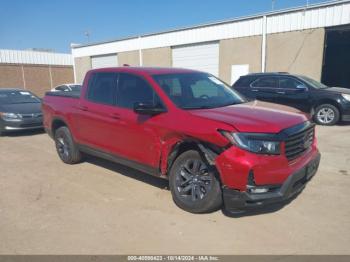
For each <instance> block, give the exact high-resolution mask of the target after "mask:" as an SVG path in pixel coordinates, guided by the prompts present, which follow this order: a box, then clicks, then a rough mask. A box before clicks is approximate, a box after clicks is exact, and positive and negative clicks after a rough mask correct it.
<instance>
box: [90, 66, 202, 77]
mask: <svg viewBox="0 0 350 262" xmlns="http://www.w3.org/2000/svg"><path fill="white" fill-rule="evenodd" d="M90 72H129V73H144V74H148V75H161V74H181V73H202V72H201V71H197V70H192V69H185V68H173V67H131V66H123V67H107V68H99V69H92V70H90Z"/></svg>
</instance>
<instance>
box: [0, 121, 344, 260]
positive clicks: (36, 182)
mask: <svg viewBox="0 0 350 262" xmlns="http://www.w3.org/2000/svg"><path fill="white" fill-rule="evenodd" d="M349 133H350V126H349V125H348V126H346V125H341V126H335V127H317V136H318V140H319V148H320V151H321V153H322V160H321V166H320V169H319V172H318V173H317V175H316V176H315V177H314V179H313V180H312V181H311V182H310V183H309V184H308V186H307V187H306V189H305V190H304V191H303V193H302V194H301V195H299V196H298V197H297V198H296V199H295V200H294V201H292V202H291V203H290V204H288V205H286V206H283V207H274V208H270V209H267V210H262V211H261V212H258V213H255V214H249V215H246V216H241V217H230V216H226V215H225V214H223V212H221V211H217V212H215V213H211V214H204V215H194V214H190V213H186V212H184V211H182V210H181V209H180V208H178V207H176V206H175V204H174V203H173V201H172V199H171V194H170V192H169V191H168V189H167V182H166V181H164V180H161V179H158V178H154V177H150V176H147V175H144V174H142V173H139V172H137V171H134V170H132V169H129V168H126V167H123V166H120V165H117V164H113V163H109V162H107V161H103V160H96V159H93V158H89V159H87V161H86V162H84V163H82V164H78V165H74V166H69V165H65V164H63V163H62V162H61V161H60V160H59V158H58V156H57V154H56V151H55V148H54V144H53V141H52V140H51V139H50V138H49V137H48V136H47V135H46V134H44V133H41V132H27V133H19V134H13V135H9V136H5V137H1V138H0V192H1V193H0V196H1V197H0V253H1V254H179V253H181V254H350V252H349V246H348V244H349V243H350V224H349V217H350V205H349V201H350V194H349V188H350V165H349V163H350V151H349V149H350V136H349Z"/></svg>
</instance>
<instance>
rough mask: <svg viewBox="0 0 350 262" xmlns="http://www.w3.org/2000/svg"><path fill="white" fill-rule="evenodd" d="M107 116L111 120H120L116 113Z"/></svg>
mask: <svg viewBox="0 0 350 262" xmlns="http://www.w3.org/2000/svg"><path fill="white" fill-rule="evenodd" d="M109 116H110V117H111V118H113V119H120V115H119V114H117V113H111V114H110V115H109Z"/></svg>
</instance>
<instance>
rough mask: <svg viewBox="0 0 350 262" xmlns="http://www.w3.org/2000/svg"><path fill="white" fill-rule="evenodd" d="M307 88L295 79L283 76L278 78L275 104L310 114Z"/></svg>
mask: <svg viewBox="0 0 350 262" xmlns="http://www.w3.org/2000/svg"><path fill="white" fill-rule="evenodd" d="M308 99H309V91H308V88H307V87H306V86H305V85H304V84H303V83H302V82H300V81H298V80H297V79H294V78H292V77H287V76H283V77H280V78H279V88H278V91H277V97H276V100H275V102H276V103H278V104H283V105H287V106H291V107H294V108H297V109H299V110H301V111H303V112H310V109H311V108H310V107H311V106H310V102H309V101H308Z"/></svg>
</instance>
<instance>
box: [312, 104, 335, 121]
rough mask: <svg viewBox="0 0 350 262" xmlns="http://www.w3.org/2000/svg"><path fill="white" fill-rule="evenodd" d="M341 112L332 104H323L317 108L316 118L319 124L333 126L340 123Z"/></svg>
mask: <svg viewBox="0 0 350 262" xmlns="http://www.w3.org/2000/svg"><path fill="white" fill-rule="evenodd" d="M339 118H340V113H339V110H338V108H336V107H335V106H333V105H331V104H323V105H320V106H318V107H317V108H316V109H315V114H314V120H315V122H316V123H317V124H319V125H325V126H332V125H335V124H336V123H338V121H339Z"/></svg>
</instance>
